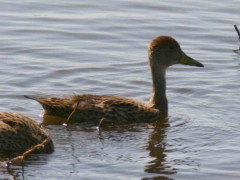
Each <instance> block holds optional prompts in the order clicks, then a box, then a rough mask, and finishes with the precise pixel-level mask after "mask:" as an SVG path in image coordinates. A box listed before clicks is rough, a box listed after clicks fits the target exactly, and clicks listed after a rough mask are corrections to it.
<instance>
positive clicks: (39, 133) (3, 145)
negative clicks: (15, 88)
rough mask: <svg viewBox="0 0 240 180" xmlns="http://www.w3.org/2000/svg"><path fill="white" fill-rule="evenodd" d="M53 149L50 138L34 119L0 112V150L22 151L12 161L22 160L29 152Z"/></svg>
mask: <svg viewBox="0 0 240 180" xmlns="http://www.w3.org/2000/svg"><path fill="white" fill-rule="evenodd" d="M53 151H54V146H53V142H52V139H51V138H50V136H49V134H48V133H47V132H46V131H45V130H44V129H43V128H42V127H40V126H39V125H38V124H37V122H36V121H34V120H33V119H31V118H29V117H27V116H24V115H22V114H17V113H10V112H0V152H3V153H23V155H22V156H19V157H18V158H17V159H14V160H13V161H12V162H15V161H16V160H18V161H20V162H22V161H23V160H24V158H25V156H27V155H28V154H30V153H52V152H53Z"/></svg>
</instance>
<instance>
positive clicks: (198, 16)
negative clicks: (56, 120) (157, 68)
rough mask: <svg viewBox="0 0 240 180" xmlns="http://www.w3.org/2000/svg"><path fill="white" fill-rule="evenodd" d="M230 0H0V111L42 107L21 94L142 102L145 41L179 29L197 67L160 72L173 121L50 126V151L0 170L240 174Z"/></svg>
mask: <svg viewBox="0 0 240 180" xmlns="http://www.w3.org/2000/svg"><path fill="white" fill-rule="evenodd" d="M239 9H240V3H239V1H237V0H229V1H224V0H213V1H209V0H202V1H191V0H182V1H178V0H170V1H167V0H164V1H155V0H150V1H146V2H144V1H140V0H135V1H131V2H129V1H120V0H114V1H96V0H93V1H64V0H52V1H47V0H41V1H40V0H35V1H33V0H22V1H12V0H10V1H7V0H2V1H1V6H0V62H1V66H0V86H1V89H0V92H1V93H0V100H1V101H0V106H1V108H0V110H1V111H13V112H19V113H23V114H25V115H28V116H30V117H33V118H34V119H36V120H37V121H38V122H39V123H40V122H41V121H42V118H41V117H40V116H39V115H40V114H41V107H40V105H39V104H38V103H36V102H34V101H31V100H28V99H24V98H23V96H22V95H23V94H32V95H46V96H48V95H54V96H63V95H67V94H74V93H75V94H76V93H79V94H80V93H95V94H113V95H119V96H126V97H130V98H134V99H137V100H140V101H143V102H147V101H148V99H149V96H150V92H151V77H150V72H149V68H148V64H147V45H148V43H149V42H150V40H151V39H153V38H154V37H156V36H159V35H170V36H173V37H174V38H176V39H177V40H178V41H179V42H180V44H181V46H182V49H183V50H184V51H185V52H186V53H187V54H188V55H190V56H191V57H193V58H195V59H197V60H199V61H200V62H202V63H203V64H204V65H205V68H195V67H186V66H181V65H177V66H174V67H171V68H170V69H169V70H168V73H167V85H168V89H167V95H168V100H169V109H170V110H169V111H170V112H169V116H170V117H169V126H166V127H158V128H156V127H152V126H150V125H147V124H133V125H129V126H126V127H119V128H113V129H107V130H103V132H101V133H100V132H98V131H97V130H96V129H95V127H85V126H84V125H81V124H78V125H77V124H76V125H71V126H70V127H69V128H67V129H66V128H64V127H62V126H59V125H50V126H47V127H46V128H47V130H48V131H49V132H50V134H51V136H52V138H53V140H54V143H55V149H56V151H55V152H54V153H53V154H50V155H31V156H30V157H29V158H28V159H27V162H26V164H25V166H24V167H15V166H13V167H11V169H10V170H9V171H7V170H6V169H4V168H2V169H0V178H1V179H11V178H13V177H16V178H17V179H28V180H32V179H33V180H38V179H39V180H40V179H73V180H75V179H84V180H85V179H86V180H93V179H94V180H95V179H104V180H113V179H114V180H125V179H129V180H135V179H136V180H137V179H144V180H147V179H156V180H158V179H177V180H185V179H201V180H202V179H204V180H211V179H214V180H215V179H218V180H226V179H228V180H235V179H236V180H238V179H240V145H239V142H240V131H239V129H240V119H239V117H240V111H239V109H240V83H239V77H240V65H239V63H240V55H239V54H235V53H234V52H233V51H232V50H234V49H238V47H239V42H238V36H237V33H236V32H235V30H234V28H233V25H234V24H238V25H239V26H240V21H239V18H240V12H239Z"/></svg>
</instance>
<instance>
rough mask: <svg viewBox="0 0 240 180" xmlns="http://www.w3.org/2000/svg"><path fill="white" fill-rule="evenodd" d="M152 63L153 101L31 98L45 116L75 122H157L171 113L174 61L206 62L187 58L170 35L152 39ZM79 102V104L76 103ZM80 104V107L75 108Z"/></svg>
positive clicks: (94, 96)
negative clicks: (169, 92) (168, 90)
mask: <svg viewBox="0 0 240 180" xmlns="http://www.w3.org/2000/svg"><path fill="white" fill-rule="evenodd" d="M148 56H149V65H150V68H151V72H152V78H153V91H152V96H151V98H150V101H149V102H148V103H147V104H142V103H140V102H137V101H135V100H132V99H128V98H124V97H117V96H106V95H103V96H98V95H75V96H71V97H67V98H55V97H54V98H32V97H29V96H25V97H27V98H30V99H34V100H36V101H38V102H39V103H40V104H41V105H42V106H43V109H44V110H45V115H50V116H56V117H62V118H68V117H69V115H70V114H71V113H72V112H74V113H72V116H71V120H73V121H75V122H84V121H93V122H96V123H99V121H100V120H102V119H104V122H105V123H106V122H109V123H119V122H154V121H156V120H161V119H162V118H164V117H166V116H168V103H167V98H166V79H165V72H166V69H167V68H168V67H169V66H171V65H174V64H185V65H192V66H200V67H203V65H202V64H201V63H199V62H197V61H196V60H194V59H192V58H190V57H188V56H187V55H186V54H185V53H184V52H183V51H182V50H181V48H180V45H179V44H178V42H177V41H176V40H175V39H173V38H172V37H169V36H160V37H157V38H155V39H154V40H152V42H151V43H150V45H149V48H148ZM77 104H78V105H77ZM76 106H77V107H76Z"/></svg>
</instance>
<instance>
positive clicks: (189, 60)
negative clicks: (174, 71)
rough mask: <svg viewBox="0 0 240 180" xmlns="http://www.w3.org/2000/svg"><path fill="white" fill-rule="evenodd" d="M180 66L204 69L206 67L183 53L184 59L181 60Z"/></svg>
mask: <svg viewBox="0 0 240 180" xmlns="http://www.w3.org/2000/svg"><path fill="white" fill-rule="evenodd" d="M179 64H184V65H190V66H198V67H204V65H203V64H202V63H200V62H198V61H196V60H195V59H193V58H191V57H189V56H188V55H186V54H185V53H184V52H183V53H182V57H181V59H180V60H179Z"/></svg>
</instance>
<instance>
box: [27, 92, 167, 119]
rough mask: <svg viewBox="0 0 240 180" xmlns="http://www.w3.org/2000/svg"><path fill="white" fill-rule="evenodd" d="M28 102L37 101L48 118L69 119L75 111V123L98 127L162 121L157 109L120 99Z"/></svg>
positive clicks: (84, 97)
mask: <svg viewBox="0 0 240 180" xmlns="http://www.w3.org/2000/svg"><path fill="white" fill-rule="evenodd" d="M25 97H27V98H31V99H34V100H36V101H38V102H39V103H40V104H41V105H42V107H43V109H44V110H45V114H46V115H51V116H56V117H64V118H68V117H69V115H70V114H71V112H72V111H73V110H74V108H75V107H76V105H77V103H79V104H78V106H77V111H76V113H74V114H73V116H72V117H71V119H72V120H73V121H75V122H85V121H92V122H96V123H99V121H100V120H101V119H102V118H104V119H105V121H104V122H105V123H107V122H108V123H116V122H117V123H121V122H153V121H156V120H160V119H162V118H163V116H162V114H161V113H160V111H159V110H158V109H155V108H151V107H149V106H146V105H144V104H142V103H140V102H137V101H134V100H132V99H128V98H124V97H118V96H108V95H103V96H98V95H91V94H86V95H74V96H70V97H66V98H56V97H52V98H33V97H29V96H25Z"/></svg>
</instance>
